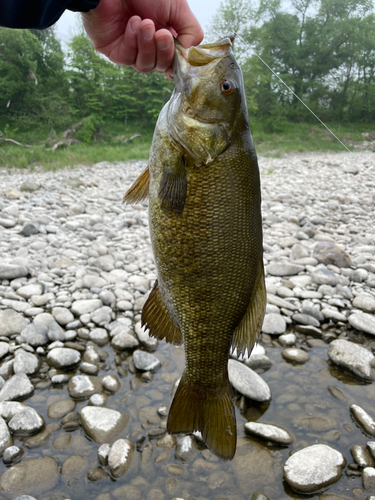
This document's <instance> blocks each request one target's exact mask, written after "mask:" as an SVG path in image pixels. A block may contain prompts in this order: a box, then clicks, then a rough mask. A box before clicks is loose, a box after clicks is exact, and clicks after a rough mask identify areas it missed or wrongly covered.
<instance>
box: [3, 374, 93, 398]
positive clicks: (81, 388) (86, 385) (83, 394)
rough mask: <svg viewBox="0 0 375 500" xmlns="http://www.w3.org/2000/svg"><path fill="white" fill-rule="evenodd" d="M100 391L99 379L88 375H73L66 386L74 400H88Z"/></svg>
mask: <svg viewBox="0 0 375 500" xmlns="http://www.w3.org/2000/svg"><path fill="white" fill-rule="evenodd" d="M101 390H102V381H101V380H100V378H99V377H93V376H89V375H74V377H72V378H71V379H70V380H69V384H68V392H69V396H70V397H72V398H75V399H86V398H89V397H90V396H91V395H92V394H95V393H97V392H101ZM0 396H1V393H0Z"/></svg>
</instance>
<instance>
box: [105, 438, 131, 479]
mask: <svg viewBox="0 0 375 500" xmlns="http://www.w3.org/2000/svg"><path fill="white" fill-rule="evenodd" d="M133 454H134V444H133V443H132V442H131V441H129V439H118V440H117V441H115V442H114V443H113V445H112V447H111V449H110V452H109V455H108V467H109V471H110V473H111V475H112V476H113V477H114V478H115V479H118V478H119V477H122V476H123V475H124V474H125V472H126V471H127V470H128V468H129V467H130V464H131V461H132V458H133Z"/></svg>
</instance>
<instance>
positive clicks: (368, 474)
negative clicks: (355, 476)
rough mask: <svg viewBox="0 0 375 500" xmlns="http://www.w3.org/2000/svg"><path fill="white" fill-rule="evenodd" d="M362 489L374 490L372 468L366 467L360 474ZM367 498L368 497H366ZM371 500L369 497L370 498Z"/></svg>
mask: <svg viewBox="0 0 375 500" xmlns="http://www.w3.org/2000/svg"><path fill="white" fill-rule="evenodd" d="M362 482H363V488H364V489H365V490H372V491H374V490H375V469H374V467H366V469H364V471H363V472H362ZM367 498H369V497H367ZM370 498H371V497H370Z"/></svg>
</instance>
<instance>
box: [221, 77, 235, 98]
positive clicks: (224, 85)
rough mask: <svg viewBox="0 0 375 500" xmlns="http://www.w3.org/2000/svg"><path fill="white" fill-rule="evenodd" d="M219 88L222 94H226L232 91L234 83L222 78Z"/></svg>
mask: <svg viewBox="0 0 375 500" xmlns="http://www.w3.org/2000/svg"><path fill="white" fill-rule="evenodd" d="M220 89H221V91H222V93H223V94H226V95H228V94H231V93H232V92H233V91H234V89H235V85H234V83H233V82H232V81H231V80H223V81H222V82H221V84H220Z"/></svg>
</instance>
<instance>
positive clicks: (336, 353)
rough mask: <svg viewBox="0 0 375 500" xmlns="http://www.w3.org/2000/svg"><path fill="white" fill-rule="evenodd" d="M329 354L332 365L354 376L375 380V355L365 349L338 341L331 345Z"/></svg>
mask: <svg viewBox="0 0 375 500" xmlns="http://www.w3.org/2000/svg"><path fill="white" fill-rule="evenodd" d="M327 354H328V357H329V359H330V360H331V361H332V363H334V364H335V365H337V366H339V367H341V368H344V369H346V370H349V371H350V372H351V373H352V374H353V375H354V376H356V377H359V378H362V379H364V380H375V371H374V368H373V367H372V366H371V364H372V363H373V360H374V355H373V354H372V353H371V352H370V351H368V350H367V349H365V348H364V347H362V346H360V345H358V344H354V343H353V342H350V341H348V340H344V339H337V340H334V341H333V342H331V343H330V345H329V346H328V351H327Z"/></svg>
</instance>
